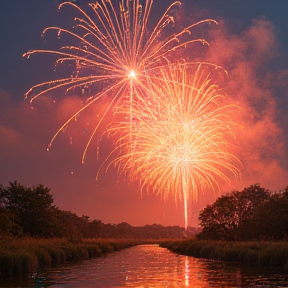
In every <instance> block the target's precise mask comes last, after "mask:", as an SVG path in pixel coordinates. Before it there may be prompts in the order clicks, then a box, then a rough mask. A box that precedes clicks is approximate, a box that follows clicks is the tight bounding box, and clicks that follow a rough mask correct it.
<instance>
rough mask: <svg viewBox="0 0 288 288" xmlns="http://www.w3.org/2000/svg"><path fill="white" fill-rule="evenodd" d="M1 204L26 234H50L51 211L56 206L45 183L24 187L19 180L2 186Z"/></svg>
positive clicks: (44, 235) (42, 235) (41, 235)
mask: <svg viewBox="0 0 288 288" xmlns="http://www.w3.org/2000/svg"><path fill="white" fill-rule="evenodd" d="M0 204H1V205H2V207H4V208H5V210H7V211H9V213H10V214H11V217H12V218H13V222H14V223H15V224H16V225H19V226H20V227H22V229H23V232H24V234H28V235H30V236H39V237H47V236H49V234H50V226H51V225H52V223H51V220H52V218H51V211H52V210H53V209H54V208H55V206H54V205H52V204H53V197H52V195H51V194H50V189H49V188H47V187H44V186H43V185H41V184H40V185H38V186H36V187H32V188H30V187H28V188H26V187H24V186H23V185H21V184H19V183H18V182H17V181H14V182H9V186H7V187H3V186H2V187H1V190H0Z"/></svg>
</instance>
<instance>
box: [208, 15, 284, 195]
mask: <svg viewBox="0 0 288 288" xmlns="http://www.w3.org/2000/svg"><path fill="white" fill-rule="evenodd" d="M211 37H212V40H211V45H210V48H209V50H208V52H207V53H208V54H207V55H206V56H207V59H208V61H211V62H214V63H217V64H219V65H221V66H222V67H224V68H225V69H226V70H227V71H228V76H227V79H226V83H225V84H226V87H225V89H226V91H227V94H228V101H230V102H232V103H236V104H237V105H239V106H240V107H241V111H240V113H239V115H238V116H235V117H236V121H237V122H238V123H240V124H241V125H242V126H243V130H239V131H237V132H236V138H237V139H238V140H237V143H238V146H239V148H240V149H239V150H238V152H237V153H238V157H239V158H240V159H241V161H242V163H243V169H242V178H241V180H240V181H238V182H233V183H232V186H233V185H234V186H235V187H237V188H239V189H242V188H243V187H245V186H249V185H250V184H253V183H261V185H263V186H264V187H265V188H270V189H275V190H276V189H277V190H278V189H279V188H284V187H285V186H286V185H287V184H288V183H286V181H287V180H286V179H287V176H288V173H287V168H288V167H287V165H286V166H285V163H283V159H286V158H287V156H286V148H285V139H284V133H283V132H284V131H283V128H284V126H283V124H282V122H281V120H280V119H281V117H279V114H280V113H282V112H281V111H280V109H279V103H278V101H279V94H281V93H284V94H285V93H286V96H288V95H287V92H286V91H287V87H285V89H284V88H281V85H278V83H281V82H280V81H283V75H287V71H281V70H277V69H275V65H274V64H275V60H277V59H278V60H279V57H280V45H279V43H278V41H277V38H276V33H275V28H274V26H273V25H272V23H271V22H269V21H268V20H266V19H264V18H259V19H254V20H253V22H252V25H251V27H249V28H247V29H246V30H245V31H242V32H241V33H238V34H237V33H235V32H233V31H232V29H229V27H228V26H227V25H226V23H225V21H220V23H219V26H218V29H215V30H213V31H212V35H211ZM280 79H281V80H280ZM279 80H280V81H279ZM282 120H283V117H282Z"/></svg>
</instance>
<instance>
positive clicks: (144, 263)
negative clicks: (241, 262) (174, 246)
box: [0, 245, 288, 288]
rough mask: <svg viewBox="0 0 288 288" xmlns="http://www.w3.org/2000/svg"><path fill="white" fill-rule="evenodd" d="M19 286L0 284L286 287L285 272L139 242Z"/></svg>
mask: <svg viewBox="0 0 288 288" xmlns="http://www.w3.org/2000/svg"><path fill="white" fill-rule="evenodd" d="M0 281H1V278H0ZM30 281H31V279H30ZM1 284H2V283H1ZM10 284H11V283H10ZM22 285H23V286H20V285H19V286H11V285H9V286H8V284H7V285H6V286H5V285H4V286H2V285H0V287H34V288H35V287H38V288H42V287H53V288H58V287H59V288H60V287H61V288H68V287H101V288H105V287H108V288H109V287H115V288H118V287H138V288H148V287H149V288H153V287H157V288H158V287H159V288H162V287H165V288H174V287H177V288H178V287H179V288H181V287H185V288H187V287H191V288H198V287H199V288H205V287H223V288H225V287H227V288H228V287H229V288H230V287H239V288H240V287H288V279H287V275H286V274H285V273H284V272H283V273H282V274H276V272H275V271H270V270H267V269H263V268H260V269H259V270H255V269H251V267H245V266H238V267H237V266H235V265H228V264H225V263H223V262H220V261H212V260H206V259H196V258H193V257H187V256H182V255H177V254H174V253H171V252H169V251H168V250H166V249H164V248H161V247H159V246H157V245H140V246H136V247H132V248H129V249H125V250H122V251H119V252H115V253H112V254H108V255H106V256H105V257H100V258H97V259H94V260H90V261H84V262H83V263H81V264H77V265H70V266H65V267H60V268H57V269H50V270H49V271H46V272H43V273H42V274H41V275H37V277H36V278H35V279H34V282H33V283H31V282H30V284H29V285H27V283H24V282H23V284H22Z"/></svg>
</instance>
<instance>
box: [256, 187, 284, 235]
mask: <svg viewBox="0 0 288 288" xmlns="http://www.w3.org/2000/svg"><path fill="white" fill-rule="evenodd" d="M254 218H255V223H257V225H255V229H254V231H255V233H257V235H258V238H260V239H263V240H284V239H286V240H287V239H288V187H286V188H285V189H284V190H283V191H280V192H279V193H275V194H273V195H272V196H271V197H270V199H269V201H267V202H265V203H263V205H262V206H260V207H259V209H258V210H257V211H256V214H255V217H254Z"/></svg>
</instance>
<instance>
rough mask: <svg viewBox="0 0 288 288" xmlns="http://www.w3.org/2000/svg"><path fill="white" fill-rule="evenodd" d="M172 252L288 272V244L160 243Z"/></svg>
mask: <svg viewBox="0 0 288 288" xmlns="http://www.w3.org/2000/svg"><path fill="white" fill-rule="evenodd" d="M160 246H161V247H165V248H167V249H169V250H170V251H172V252H175V253H178V254H182V255H187V256H193V257H198V258H207V259H214V260H221V261H227V262H242V263H248V264H256V265H262V266H270V267H280V268H284V269H287V270H288V242H287V241H286V242H256V241H255V242H228V241H212V240H195V239H191V240H180V241H167V242H163V243H160Z"/></svg>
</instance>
